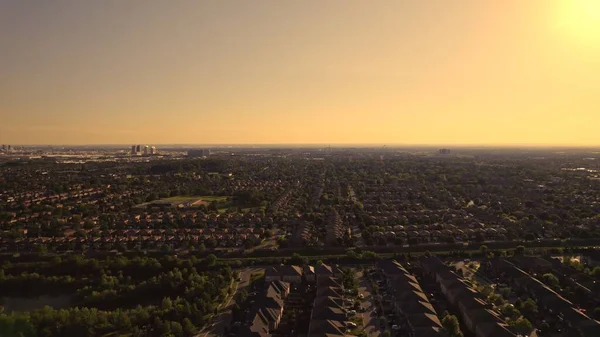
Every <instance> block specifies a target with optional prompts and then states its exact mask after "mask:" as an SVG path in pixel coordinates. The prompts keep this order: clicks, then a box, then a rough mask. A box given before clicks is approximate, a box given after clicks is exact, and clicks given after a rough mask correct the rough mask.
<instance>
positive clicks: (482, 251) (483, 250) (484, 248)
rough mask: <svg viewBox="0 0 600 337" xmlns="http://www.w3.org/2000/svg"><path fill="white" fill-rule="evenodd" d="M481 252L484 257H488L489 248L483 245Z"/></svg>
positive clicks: (480, 247) (480, 248)
mask: <svg viewBox="0 0 600 337" xmlns="http://www.w3.org/2000/svg"><path fill="white" fill-rule="evenodd" d="M479 252H480V253H481V254H482V255H483V256H485V255H487V252H488V246H486V245H481V246H479Z"/></svg>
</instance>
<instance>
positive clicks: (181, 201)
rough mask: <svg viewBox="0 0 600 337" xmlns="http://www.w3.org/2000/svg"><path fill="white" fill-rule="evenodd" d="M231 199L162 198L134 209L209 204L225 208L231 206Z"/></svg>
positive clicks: (217, 196) (200, 197)
mask: <svg viewBox="0 0 600 337" xmlns="http://www.w3.org/2000/svg"><path fill="white" fill-rule="evenodd" d="M231 199H232V198H231V197H229V196H219V195H216V196H215V195H207V196H184V195H182V196H175V197H170V198H164V199H160V200H153V201H150V202H145V203H142V204H139V205H137V206H136V208H147V207H156V206H159V207H161V206H162V207H188V208H189V207H192V208H193V207H200V206H202V205H204V206H209V205H210V204H211V203H215V204H216V205H217V208H219V209H221V208H227V205H231Z"/></svg>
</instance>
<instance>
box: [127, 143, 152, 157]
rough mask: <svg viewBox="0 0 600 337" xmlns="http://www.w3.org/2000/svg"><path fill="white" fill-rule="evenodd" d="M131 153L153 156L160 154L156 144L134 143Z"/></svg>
mask: <svg viewBox="0 0 600 337" xmlns="http://www.w3.org/2000/svg"><path fill="white" fill-rule="evenodd" d="M131 154H132V155H134V156H142V155H144V156H153V155H156V154H158V150H157V149H156V146H148V145H132V146H131Z"/></svg>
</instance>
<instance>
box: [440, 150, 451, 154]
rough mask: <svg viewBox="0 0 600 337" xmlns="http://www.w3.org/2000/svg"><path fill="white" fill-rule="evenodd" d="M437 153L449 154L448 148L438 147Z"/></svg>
mask: <svg viewBox="0 0 600 337" xmlns="http://www.w3.org/2000/svg"><path fill="white" fill-rule="evenodd" d="M438 152H439V154H450V149H440V150H439V151H438Z"/></svg>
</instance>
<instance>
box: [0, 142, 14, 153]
mask: <svg viewBox="0 0 600 337" xmlns="http://www.w3.org/2000/svg"><path fill="white" fill-rule="evenodd" d="M11 151H12V147H11V146H10V145H4V144H3V145H2V152H11Z"/></svg>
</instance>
